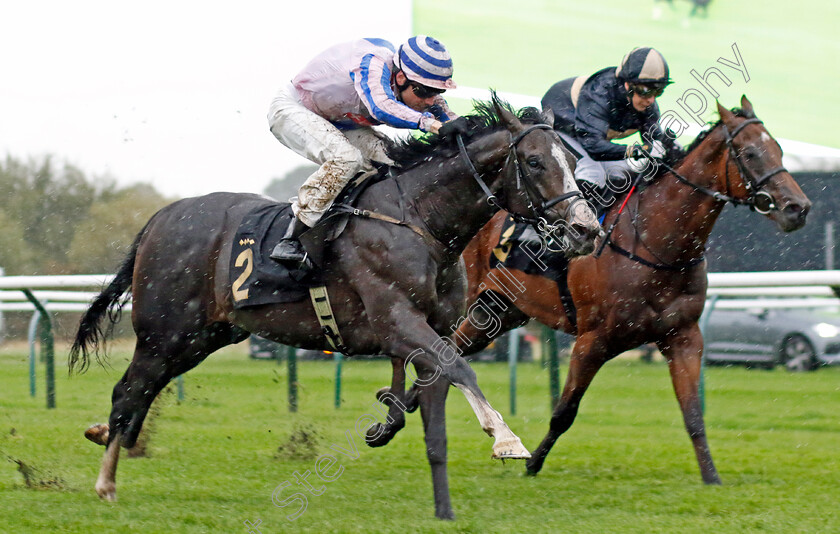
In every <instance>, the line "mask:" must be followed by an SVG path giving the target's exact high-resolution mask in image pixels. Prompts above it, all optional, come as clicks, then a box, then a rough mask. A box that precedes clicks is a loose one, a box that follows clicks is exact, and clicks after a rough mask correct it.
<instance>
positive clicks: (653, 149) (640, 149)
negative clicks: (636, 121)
mask: <svg viewBox="0 0 840 534" xmlns="http://www.w3.org/2000/svg"><path fill="white" fill-rule="evenodd" d="M626 157H627V158H631V159H643V158H653V159H662V158H663V157H665V145H663V144H662V142H661V141H654V142H653V143H652V144H650V143H645V144H643V145H638V144H635V143H634V144H632V145H629V146H628V147H627V153H626Z"/></svg>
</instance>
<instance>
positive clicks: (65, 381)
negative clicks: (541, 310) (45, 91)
mask: <svg viewBox="0 0 840 534" xmlns="http://www.w3.org/2000/svg"><path fill="white" fill-rule="evenodd" d="M58 353H59V355H60V357H59V359H63V357H64V354H66V352H65V350H64V349H61V348H59V351H58ZM128 356H129V353H128V352H127V351H125V350H118V351H117V352H116V353H115V354H114V356H113V357H112V363H113V369H112V370H111V371H110V372H108V373H106V372H105V371H103V370H102V369H100V368H98V367H94V368H92V369H91V371H90V372H88V373H87V374H86V375H82V376H78V377H73V378H68V377H67V375H66V374H65V373H63V372H59V373H58V383H57V393H58V394H57V402H58V407H57V409H55V410H50V411H48V410H46V409H45V407H44V404H45V403H44V398H43V388H42V384H43V369H42V368H40V367H39V383H38V387H39V392H38V397H37V398H35V399H32V398H30V397H29V387H28V380H27V364H26V350H25V347H22V346H21V347H19V348H17V349H9V348H5V349H0V458H2V461H0V532H3V533H15V534H17V533H30V532H32V533H53V532H73V533H85V534H89V533H92V532H139V533H143V534H152V533H175V532H177V533H205V532H212V533H215V532H220V533H236V532H243V533H244V532H247V528H246V527H245V523H244V522H245V521H251V522H256V521H257V520H261V521H262V524H261V526H260V532H262V533H263V534H269V533H277V532H317V533H325V532H347V533H357V532H365V533H367V532H396V533H407V532H475V533H482V534H483V533H488V532H580V533H592V532H621V533H645V534H647V533H651V532H662V533H677V532H678V533H695V532H696V533H704V534H705V533H709V532H721V533H723V532H727V533H729V532H739V533H748V532H783V533H795V532H815V533H826V532H840V517H839V516H840V514H838V508H837V496H838V493H837V488H838V482H840V480H838V473H840V454H838V436H840V419H838V417H837V407H838V405H840V368H831V369H821V370H819V371H818V372H815V373H801V374H791V373H788V372H786V371H784V370H781V369H778V370H775V371H762V370H746V369H743V368H717V367H716V368H711V369H708V370H707V374H706V386H707V416H706V420H707V425H708V433H709V442H710V444H711V448H712V452H713V455H714V458H715V461H716V463H717V466H718V468H719V470H720V474H721V477H722V479H723V482H724V485H723V486H720V487H705V486H703V484H702V483H701V482H700V475H699V472H698V468H697V464H696V462H695V459H694V454H693V452H692V449H691V446H690V444H689V440H688V437H687V436H686V433H685V430H684V429H683V426H682V420H681V417H680V414H679V410H678V408H677V404H676V401H675V400H674V396H673V392H672V390H671V385H670V380H669V378H668V371H667V366H666V365H665V364H664V363H653V364H643V363H640V362H638V361H635V360H617V361H614V362H610V363H608V364H607V365H606V366H605V368H604V369H603V370H602V372H601V373H600V374H599V376H598V377H597V378H596V380H595V383H594V384H593V386H592V388H591V390H590V392H589V394H588V395H587V397H586V399H585V401H584V403H583V405H582V407H581V411H580V415H579V417H578V421H577V422H576V424H575V426H574V427H573V428H572V429H571V430H570V431H569V432H568V433H567V434H566V435H565V436H563V437H562V438H561V439H560V441H559V442H558V444H557V446H556V447H555V450H554V451H553V453H552V454H551V455H550V456H549V458H548V460H547V462H546V465H545V469H544V470H543V472H542V473H541V474H540V476H539V477H536V478H527V477H523V476H522V472H523V466H522V464H521V463H520V462H507V463H506V464H504V465H503V464H502V463H500V462H498V461H493V460H491V459H490V452H491V444H492V440H491V439H490V438H489V437H487V436H486V435H484V433H483V432H482V431H481V430H480V428H479V426H478V424H477V422H476V420H475V417H474V416H473V414H472V412H471V411H470V409H469V405H468V404H467V402H466V401H465V399H464V397H463V395H461V394H460V392H458V391H457V390H454V389H453V390H451V393H450V397H449V398H450V402H449V404H448V407H447V415H448V428H449V459H450V480H451V486H452V487H451V489H452V500H453V505H454V507H455V511H456V513H457V516H458V519H457V521H455V522H447V523H443V522H439V521H436V520H435V519H433V518H432V515H433V507H432V498H431V480H430V475H429V469H428V465H427V462H426V458H425V453H424V445H423V441H422V430H421V429H422V425H421V421H420V417H419V414H413V415H410V416H409V420H408V425H407V427H406V428H405V429H404V430H403V431H402V432H401V433H400V434H399V435H398V436H397V437H396V438H395V439H394V441H393V442H392V443H391V444H389V445H388V446H387V447H385V448H383V449H377V450H373V449H368V448H366V447H363V446H361V444H360V443H359V438H358V437H355V438H354V443H355V444H356V446H357V447H358V459H356V460H351V459H349V458H346V457H343V456H342V457H341V458H342V459H341V464H342V466H343V467H344V471H343V472H342V473H341V475H340V476H339V477H338V479H337V480H335V481H333V482H329V483H323V482H321V483H319V485H320V484H323V485H324V486H325V488H326V490H325V492H324V493H323V495H321V496H318V497H314V496H310V497H309V503H308V507H307V509H306V511H305V513H304V514H303V515H301V516H300V517H299V518H298V519H297V520H296V521H294V522H289V521H287V520H286V519H285V515H286V514H288V513H290V510H291V509H289V510H287V509H281V508H278V507H275V506H274V505H273V504H272V501H271V495H272V492H273V491H274V489H275V488H276V487H277V486H278V485H279V484H281V483H282V482H284V481H286V480H291V479H292V477H293V476H294V473H295V472H296V471H297V472H300V473H303V472H304V471H306V470H309V471H311V472H313V473H312V474H311V475H310V481H311V482H316V481H317V477H316V475H315V474H314V460H313V459H307V460H290V459H288V458H276V457H275V452H276V450H277V448H278V446H279V445H281V444H282V443H285V442H287V441H288V437H289V435H290V433H291V432H292V431H293V430H294V429H295V428H299V427H300V426H301V425H304V426H303V428H306V425H311V428H312V429H313V430H314V433H315V434H317V436H318V437H319V438H320V446H319V449H318V450H319V451H320V452H321V453H325V452H329V451H330V446H331V445H336V446H343V447H344V448H348V441H347V437H346V435H345V431H347V430H351V431H352V429H353V428H354V424H355V421H356V420H357V419H358V418H359V417H361V416H363V415H364V414H365V413H371V412H372V405H373V402H374V396H373V393H374V392H375V391H376V389H378V388H379V387H380V386H382V385H384V384H386V383H387V381H388V376H389V374H390V368H391V367H390V365H389V364H388V363H387V362H385V361H381V360H380V361H373V362H370V361H351V362H348V363H346V364H345V367H344V371H345V372H344V393H343V397H344V405H343V406H342V408H341V409H340V410H335V409H334V408H333V384H334V382H333V374H334V367H333V365H332V363H331V362H302V363H301V364H300V365H299V373H300V390H301V399H300V411H299V413H297V414H289V412H288V410H287V405H286V401H285V396H286V378H287V375H286V371H285V367H282V366H278V365H276V363H274V362H265V361H249V360H248V359H247V357H246V355H245V351H244V348H243V347H241V346H238V347H232V348H230V349H226V350H224V351H222V352H220V353H218V354H216V355H213V356H211V357H210V358H209V359H208V360H207V361H206V362H204V363H203V364H202V365H200V366H199V367H198V368H196V369H195V370H193V371H191V372H190V373H188V375H187V377H186V399H185V401H184V402H182V403H180V404H178V403H177V402H176V399H175V396H174V394H170V395H168V396H166V402H165V403H164V406H163V408H162V412H161V415H160V416H159V417H158V418H157V420H156V431H155V432H154V433H153V435H152V439H151V443H150V446H149V450H150V452H151V456H150V457H148V458H139V459H126V458H124V457H123V459H122V460H121V463H120V466H119V472H118V475H117V484H118V496H119V502H117V503H103V502H100V501H99V499H98V498H97V497H96V495H95V494H94V492H93V483H94V481H95V479H96V474H97V471H98V466H99V461H100V458H101V454H102V449H101V447H98V446H96V445H93V444H92V443H89V442H87V441H85V440H84V439H83V438H82V431H83V430H84V428H85V427H86V426H87V425H88V424H90V423H93V422H98V421H102V420H104V419H105V418H106V417H107V413H108V410H109V399H110V390H111V388H112V386H113V384H114V382H115V381H116V380H117V379H118V378H119V376H120V375H121V373H122V371H123V370H124V368H125V366H126V363H127V358H128ZM474 367H475V368H476V370H477V373H478V375H479V381H480V383H481V384H482V386H483V388H484V391H485V392H486V394H487V396H488V397H489V399H490V400H491V402H492V403H493V404H494V406H495V407H496V408H497V409H499V410H500V411H501V413H502V414H503V415H504V416H505V418H506V420H507V421H508V423H509V424H510V426H511V427H512V429H513V430H514V431H515V432H517V433H518V434H519V435H520V436H521V437H522V439H523V441H524V443H525V445H526V446H528V447H530V448H533V447H535V446H536V444H537V443H538V442H539V440H540V439H541V438H542V436H543V434H544V432H545V430H546V427H547V424H548V416H549V409H548V394H547V389H548V387H547V383H548V377H547V375H546V372H545V371H544V370H543V369H542V368H541V367H540V366H539V365H538V364H521V365H520V366H519V371H518V377H519V398H518V400H519V410H518V413H517V415H515V416H511V415H510V414H509V410H508V393H507V392H508V382H507V366H506V365H505V364H477V365H475V366H474ZM338 456H340V455H338ZM14 460H18V461H21V462H23V463H24V464H26V465H28V466H31V467H32V468H34V469H35V470H36V471H35V472H34V475H32V476H31V479H32V480H33V481H34V483H35V484H36V485H39V483H40V482H44V483H46V485H47V486H49V485H50V484H49V483H50V482H57V483H59V484H60V486H61V487H60V488H58V489H56V488H54V487H51V488H47V489H32V488H27V487H26V486H25V484H24V478H23V476H22V475H21V473H20V472H18V464H16V463H13V461H14ZM316 487H317V486H316ZM291 493H292V492H291V490H290V491H289V493H288V494H283V495H284V496H285V495H290V494H291Z"/></svg>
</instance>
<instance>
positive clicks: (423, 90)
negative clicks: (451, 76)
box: [409, 82, 446, 99]
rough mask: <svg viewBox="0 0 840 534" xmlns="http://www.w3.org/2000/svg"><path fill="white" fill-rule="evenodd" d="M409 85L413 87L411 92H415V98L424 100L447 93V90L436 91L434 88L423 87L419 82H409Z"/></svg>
mask: <svg viewBox="0 0 840 534" xmlns="http://www.w3.org/2000/svg"><path fill="white" fill-rule="evenodd" d="M409 85H411V90H412V91H413V92H414V96H416V97H417V98H423V99H425V98H432V97H434V96H437V95H439V94H442V93H443V92H444V91H446V89H436V88H434V87H429V86H427V85H422V84H419V83H417V82H409Z"/></svg>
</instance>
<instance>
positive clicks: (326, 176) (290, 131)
mask: <svg viewBox="0 0 840 534" xmlns="http://www.w3.org/2000/svg"><path fill="white" fill-rule="evenodd" d="M268 124H269V127H270V128H271V133H273V134H274V137H276V138H277V140H278V141H280V142H281V143H283V144H284V145H286V146H287V147H289V148H290V149H292V150H293V151H295V153H297V154H299V155H301V156H303V157H305V158H306V159H308V160H310V161H312V162H313V163H317V164H319V165H320V167H319V168H318V170H316V171H315V172H314V173H312V175H311V176H310V177H309V178H307V180H306V181H305V182H304V183H303V185H301V186H300V189H299V190H298V196H297V198H296V199H294V201H293V202H292V210H293V211H294V213H295V215H296V216H297V217H298V218H299V219H300V220H301V221H302V222H303V223H304V224H306V225H307V226H310V227H311V226H314V225H315V223H317V222H318V219H320V218H321V216H322V215H323V214H324V212H325V211H327V209H328V208H329V207H330V206H331V205H332V203H333V201H334V200H335V198H336V197H337V196H338V194H339V193H340V192H341V190H342V189H343V188H344V186H345V185H347V182H349V181H350V180H351V179H352V178H353V177H354V176H355V175H356V174H357V173H358V172H359V171H362V170H371V169H372V168H373V167H372V166H371V164H370V161H371V160H372V161H377V162H381V163H393V162H392V161H391V160H390V159H389V158H388V156H387V155H386V154H385V143H384V141H383V135H382V134H380V133H379V132H377V131H376V130H374V129H373V128H370V127H361V128H357V129H354V130H346V131H341V130H339V129H338V128H336V127H335V126H334V125H333V124H332V123H330V122H329V121H328V120H326V119H324V118H323V117H321V116H319V115H317V114H315V113H313V112H312V111H310V110H309V109H307V108H306V107H304V106H303V104H301V103H300V100H299V98H298V94H297V90H296V89H295V88H294V86H293V85H292V84H288V85H287V86H285V87H283V88H282V89H280V91H278V93H277V95H276V96H275V98H274V100H273V101H272V102H271V107H270V108H269V112H268Z"/></svg>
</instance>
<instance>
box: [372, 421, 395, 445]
mask: <svg viewBox="0 0 840 534" xmlns="http://www.w3.org/2000/svg"><path fill="white" fill-rule="evenodd" d="M391 437H392V436H389V435H388V434H387V432H386V428H385V425H383V424H382V423H376V424H373V425H371V426H370V427H369V428H368V429H367V432H366V433H365V443H367V446H368V447H382V446H384V445H387V444H388V442H389V441H391Z"/></svg>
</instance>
